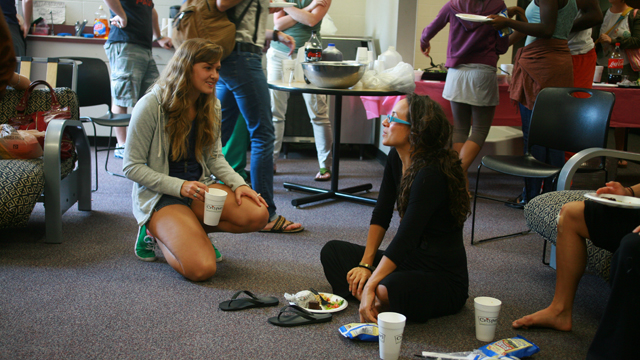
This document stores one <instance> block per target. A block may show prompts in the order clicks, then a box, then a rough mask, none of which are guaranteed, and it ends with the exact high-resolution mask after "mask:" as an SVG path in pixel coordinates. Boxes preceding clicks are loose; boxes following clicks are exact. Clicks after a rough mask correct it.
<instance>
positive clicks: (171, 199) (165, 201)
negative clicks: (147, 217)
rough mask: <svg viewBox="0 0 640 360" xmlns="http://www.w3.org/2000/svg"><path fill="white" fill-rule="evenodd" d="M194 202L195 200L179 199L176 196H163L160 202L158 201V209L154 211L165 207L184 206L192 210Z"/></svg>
mask: <svg viewBox="0 0 640 360" xmlns="http://www.w3.org/2000/svg"><path fill="white" fill-rule="evenodd" d="M192 202H193V199H191V198H182V197H180V198H178V197H175V196H171V195H167V194H163V195H162V197H161V198H160V200H158V203H157V204H156V207H155V208H154V210H155V211H159V210H160V209H162V208H163V207H165V206H169V205H184V206H187V207H189V208H191V203H192Z"/></svg>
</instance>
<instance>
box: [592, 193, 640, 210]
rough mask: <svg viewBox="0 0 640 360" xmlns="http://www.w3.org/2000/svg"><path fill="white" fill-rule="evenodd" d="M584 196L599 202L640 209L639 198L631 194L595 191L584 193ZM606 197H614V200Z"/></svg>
mask: <svg viewBox="0 0 640 360" xmlns="http://www.w3.org/2000/svg"><path fill="white" fill-rule="evenodd" d="M584 196H585V197H586V198H589V199H591V200H593V201H595V202H599V203H602V204H605V205H609V206H613V207H621V208H629V209H640V199H638V198H635V197H631V196H623V195H613V194H600V195H598V194H596V193H586V194H584ZM607 198H609V199H615V200H609V199H607Z"/></svg>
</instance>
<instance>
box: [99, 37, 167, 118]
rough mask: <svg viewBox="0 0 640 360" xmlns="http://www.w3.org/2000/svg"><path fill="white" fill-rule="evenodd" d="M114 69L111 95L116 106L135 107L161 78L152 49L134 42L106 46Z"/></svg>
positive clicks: (110, 63) (112, 70) (110, 64)
mask: <svg viewBox="0 0 640 360" xmlns="http://www.w3.org/2000/svg"><path fill="white" fill-rule="evenodd" d="M104 49H105V52H106V53H107V58H109V66H110V67H111V96H112V97H113V98H114V99H115V104H116V105H118V106H122V107H133V106H135V104H136V102H138V100H139V99H140V98H141V97H142V96H144V94H145V93H146V92H147V89H148V88H149V87H150V86H151V85H153V83H154V82H155V81H156V79H157V78H158V77H159V76H160V74H159V73H158V67H157V66H156V62H155V60H153V54H152V53H151V49H147V48H145V47H144V46H140V45H137V44H131V43H124V42H118V43H109V44H105V46H104Z"/></svg>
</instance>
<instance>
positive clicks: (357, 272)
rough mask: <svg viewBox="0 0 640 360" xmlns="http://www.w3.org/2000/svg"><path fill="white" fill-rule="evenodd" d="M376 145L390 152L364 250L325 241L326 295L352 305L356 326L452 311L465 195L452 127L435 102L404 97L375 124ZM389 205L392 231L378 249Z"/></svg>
mask: <svg viewBox="0 0 640 360" xmlns="http://www.w3.org/2000/svg"><path fill="white" fill-rule="evenodd" d="M382 126H383V144H384V145H387V146H391V147H393V148H392V149H391V151H390V152H389V156H388V158H387V164H386V166H385V170H384V176H383V178H382V184H381V186H380V193H379V195H378V201H377V204H376V207H375V209H374V210H373V214H372V216H371V223H370V226H369V233H368V235H367V244H366V246H362V245H358V244H354V243H350V242H346V241H340V240H332V241H329V242H327V244H325V246H324V247H323V248H322V251H321V254H320V259H321V261H322V266H323V268H324V273H325V276H326V278H327V280H328V281H329V283H330V284H331V286H332V288H333V292H334V294H336V295H339V296H341V297H343V298H346V299H354V298H355V299H357V300H360V320H361V321H362V322H377V316H378V314H379V313H381V312H384V311H393V312H398V313H401V314H403V315H405V316H406V317H407V319H408V320H411V321H417V322H424V321H427V320H428V319H431V318H435V317H440V316H444V315H451V314H454V313H456V312H458V311H459V310H460V309H461V308H462V307H463V306H464V304H465V302H466V300H467V298H468V288H469V275H468V272H467V256H466V252H465V249H464V245H463V243H462V228H463V224H464V222H465V220H466V218H467V216H468V214H469V196H468V195H467V191H466V187H465V175H464V172H463V170H462V167H461V165H460V159H459V158H458V154H457V153H456V152H455V151H453V150H451V149H449V148H448V145H449V143H450V141H451V134H452V127H451V125H450V124H449V121H448V120H447V117H446V115H445V114H444V111H443V110H442V108H441V107H440V105H439V104H438V103H436V102H435V101H434V100H432V99H431V98H429V97H428V96H418V95H415V94H410V95H408V96H407V97H406V99H403V100H401V101H399V102H398V103H397V104H396V105H395V106H394V108H393V111H392V113H391V115H389V116H387V117H386V118H385V119H384V121H383V122H382ZM396 203H397V208H398V213H399V215H400V217H401V220H400V226H399V228H398V231H397V232H396V234H395V235H394V236H393V239H392V240H391V243H390V244H389V246H388V247H387V249H386V250H384V251H383V250H379V249H378V248H379V247H380V244H381V243H382V240H383V239H384V236H385V234H386V231H387V229H388V227H389V223H390V221H391V218H392V217H393V212H394V207H395V205H396Z"/></svg>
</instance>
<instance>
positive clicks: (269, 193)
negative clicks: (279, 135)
mask: <svg viewBox="0 0 640 360" xmlns="http://www.w3.org/2000/svg"><path fill="white" fill-rule="evenodd" d="M221 65H222V66H221V68H220V80H218V84H217V85H216V94H217V96H218V99H220V103H221V105H222V138H221V141H222V146H224V145H226V143H227V141H228V140H229V138H230V137H231V134H232V133H233V129H234V128H235V125H236V121H237V120H238V115H240V113H242V117H244V119H245V121H246V123H247V129H248V130H249V137H250V139H251V187H252V188H253V189H254V190H255V191H257V192H258V193H260V194H261V195H262V197H263V198H264V199H265V200H266V201H267V204H268V205H269V221H273V220H275V218H276V205H275V203H274V202H273V142H274V140H275V134H274V130H273V122H272V121H271V99H270V97H269V87H268V86H267V78H266V77H265V75H264V72H263V71H262V57H261V56H260V55H258V54H254V53H250V52H239V51H233V52H232V53H231V55H229V56H228V57H227V58H226V59H224V60H222V63H221Z"/></svg>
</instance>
